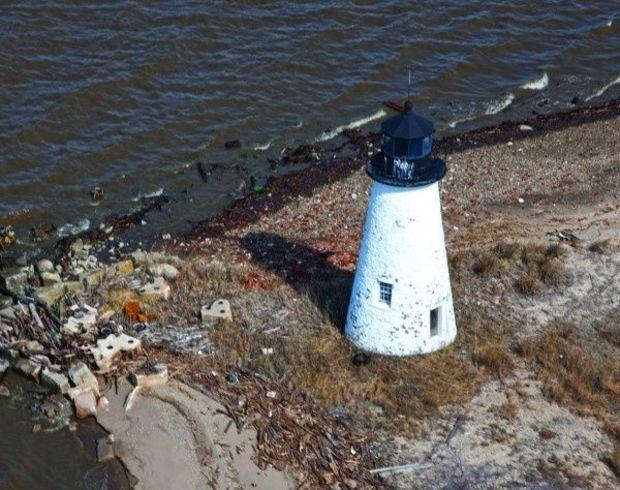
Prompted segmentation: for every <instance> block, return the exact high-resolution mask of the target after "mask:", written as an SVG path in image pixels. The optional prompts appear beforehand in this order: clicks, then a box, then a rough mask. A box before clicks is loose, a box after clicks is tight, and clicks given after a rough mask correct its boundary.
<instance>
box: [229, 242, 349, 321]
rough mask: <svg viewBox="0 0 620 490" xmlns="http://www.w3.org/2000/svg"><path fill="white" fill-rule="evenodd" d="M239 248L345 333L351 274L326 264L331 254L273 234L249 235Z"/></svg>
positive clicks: (329, 263)
mask: <svg viewBox="0 0 620 490" xmlns="http://www.w3.org/2000/svg"><path fill="white" fill-rule="evenodd" d="M241 247H242V248H243V249H244V250H246V251H247V252H249V253H250V255H251V257H252V261H253V262H254V263H256V264H258V265H260V266H261V267H262V268H263V269H265V270H266V271H269V272H272V273H274V274H275V275H277V276H278V277H280V278H281V279H283V280H285V281H286V282H287V283H288V284H289V285H290V286H292V287H293V288H294V289H295V290H296V291H297V292H299V293H300V294H302V295H307V296H308V298H310V300H311V301H312V302H313V303H314V304H315V305H316V307H317V308H318V309H319V310H320V311H321V312H322V313H323V315H325V317H326V318H327V319H329V321H330V322H331V323H332V324H333V325H334V326H336V327H337V328H338V329H339V330H340V331H344V324H345V320H346V315H347V308H348V304H349V298H350V296H351V288H352V285H353V273H352V272H350V271H347V270H344V269H341V268H339V267H337V266H335V265H334V264H332V263H331V262H330V261H329V258H330V257H331V255H332V253H331V252H320V251H318V250H316V249H314V248H312V247H309V246H307V245H305V244H302V243H298V242H294V241H290V240H287V239H286V238H284V237H282V236H280V235H276V234H273V233H249V234H247V235H245V236H244V237H243V238H242V239H241Z"/></svg>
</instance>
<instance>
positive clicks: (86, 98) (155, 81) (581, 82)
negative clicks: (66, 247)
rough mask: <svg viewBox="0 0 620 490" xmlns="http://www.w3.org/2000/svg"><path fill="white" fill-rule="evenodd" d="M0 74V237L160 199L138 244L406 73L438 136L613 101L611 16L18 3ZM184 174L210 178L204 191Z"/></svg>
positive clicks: (385, 94) (368, 5)
mask: <svg viewBox="0 0 620 490" xmlns="http://www.w3.org/2000/svg"><path fill="white" fill-rule="evenodd" d="M0 62H1V65H2V70H0V147H1V148H2V151H1V152H0V222H1V223H5V224H6V223H12V224H13V225H14V226H15V227H16V228H17V229H18V231H19V234H20V238H21V239H22V240H26V239H27V233H26V230H27V229H28V228H29V227H30V226H32V225H33V224H36V223H41V222H52V223H55V224H56V225H58V226H60V225H62V224H64V223H67V222H70V223H79V222H80V221H82V224H84V225H85V224H86V222H85V221H84V220H85V219H89V220H90V222H91V224H92V225H94V224H96V222H97V220H98V219H99V218H101V217H102V216H104V215H107V214H109V213H111V212H117V211H126V210H127V209H128V208H131V207H132V206H135V205H136V203H135V202H134V201H133V200H132V199H133V198H135V197H136V196H138V195H140V194H147V193H151V192H154V191H157V190H159V189H164V190H165V191H166V192H167V193H168V194H169V195H170V196H171V198H172V201H173V203H172V205H171V206H170V207H169V212H168V214H163V215H160V216H155V217H153V218H152V219H151V220H150V222H149V225H150V226H148V227H146V229H145V232H147V231H148V232H151V231H152V230H153V229H157V230H158V231H159V230H160V229H161V230H163V231H174V230H175V229H178V228H186V227H187V226H188V221H195V220H199V219H203V218H205V217H206V216H208V215H209V214H211V213H213V212H214V211H215V210H217V209H220V208H221V207H222V206H224V205H225V204H226V203H227V202H228V200H229V199H230V196H231V195H232V194H234V193H235V192H236V191H237V190H238V189H239V188H240V187H241V186H242V185H243V183H244V182H247V180H248V178H249V176H250V175H251V174H252V175H255V176H257V177H258V178H260V177H265V176H268V175H270V174H271V173H273V172H277V171H278V170H276V171H274V170H271V169H270V168H269V165H268V164H267V161H266V158H267V157H269V156H274V155H277V154H278V153H279V151H280V150H281V148H282V147H284V146H293V145H296V144H299V143H302V142H305V141H309V140H314V139H316V138H319V139H320V138H323V139H326V138H328V137H329V136H331V134H333V132H332V133H330V130H333V129H336V128H338V127H340V126H343V125H348V124H361V123H362V122H363V121H367V120H370V119H373V118H379V117H381V116H382V112H381V110H382V109H381V102H382V101H383V100H384V99H393V98H399V97H402V96H404V94H405V92H406V83H407V67H410V68H411V70H412V72H411V73H412V91H413V95H414V100H415V103H416V105H417V106H418V107H419V108H420V109H422V110H423V112H425V113H426V114H428V115H430V116H432V117H433V118H434V119H435V120H436V121H437V122H438V125H439V126H440V127H443V128H446V129H449V128H450V125H452V126H454V127H455V129H456V130H458V129H460V128H463V127H466V126H468V125H477V124H483V123H486V122H491V121H493V120H496V119H499V118H501V119H505V118H516V117H521V116H524V115H526V114H528V113H530V111H531V110H537V111H539V112H548V111H553V110H559V109H561V108H565V107H571V106H572V103H573V102H577V103H578V104H583V103H586V101H587V102H588V103H589V102H595V101H602V100H604V99H605V98H610V97H614V96H617V95H618V94H620V84H615V85H614V84H613V82H620V80H619V79H618V78H619V77H620V4H618V2H617V0H595V1H591V2H565V1H561V0H555V1H545V2H535V3H533V2H527V1H519V2H514V1H507V0H498V1H494V2H482V1H473V2H471V1H467V2H465V1H462V0H439V1H435V2H415V3H408V2H400V1H395V0H387V1H386V0H383V1H376V2H369V1H363V0H354V1H349V2H324V1H294V2H256V1H251V0H245V1H230V0H227V1H213V2H202V1H189V0H181V1H177V2H165V1H152V2H136V1H97V2H94V1H88V0H74V1H60V0H43V1H34V0H21V1H18V2H2V4H1V5H0ZM528 84H529V86H528ZM605 87H607V88H606V89H605ZM603 89H605V90H603ZM597 93H600V95H598V96H595V95H596V94H597ZM574 97H577V98H578V99H579V100H578V101H577V100H576V99H573V98H574ZM326 130H327V132H325V131H326ZM236 138H239V139H240V140H241V142H242V145H243V146H242V148H240V149H236V150H231V151H226V150H224V149H223V143H224V142H225V141H227V140H231V139H236ZM196 160H202V161H205V162H219V163H221V166H220V167H219V168H218V170H217V171H216V172H214V173H213V175H212V176H211V178H210V180H209V182H207V183H204V182H202V181H201V180H200V179H199V177H198V175H197V172H196V170H195V167H194V165H193V163H194V162H195V161H196ZM95 185H98V186H101V187H102V188H103V189H104V191H105V198H104V200H103V201H102V202H101V203H100V204H99V205H98V206H96V207H93V206H92V203H91V198H90V196H89V190H90V189H91V188H92V187H93V186H95ZM63 231H67V228H65V229H64V230H63Z"/></svg>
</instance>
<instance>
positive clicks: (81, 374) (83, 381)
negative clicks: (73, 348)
mask: <svg viewBox="0 0 620 490" xmlns="http://www.w3.org/2000/svg"><path fill="white" fill-rule="evenodd" d="M69 379H70V380H71V382H72V383H73V385H74V386H76V387H80V388H85V389H89V390H92V392H93V393H94V394H95V395H97V396H99V381H97V377H96V376H95V375H94V374H93V373H92V372H91V370H90V369H88V366H86V364H84V363H83V362H78V363H77V364H75V365H73V366H71V367H70V368H69Z"/></svg>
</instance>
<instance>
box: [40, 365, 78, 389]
mask: <svg viewBox="0 0 620 490" xmlns="http://www.w3.org/2000/svg"><path fill="white" fill-rule="evenodd" d="M41 383H43V384H44V385H45V386H47V387H48V388H50V389H52V390H53V391H54V392H55V393H60V394H61V395H64V394H66V393H68V392H69V389H70V388H71V385H69V380H68V379H67V377H66V376H65V375H64V374H62V373H57V372H55V371H51V370H50V369H48V368H43V370H42V371H41Z"/></svg>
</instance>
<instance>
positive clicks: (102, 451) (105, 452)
mask: <svg viewBox="0 0 620 490" xmlns="http://www.w3.org/2000/svg"><path fill="white" fill-rule="evenodd" d="M111 459H114V434H109V435H108V436H107V437H101V438H99V439H97V461H98V462H99V463H103V462H105V461H109V460H111Z"/></svg>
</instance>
